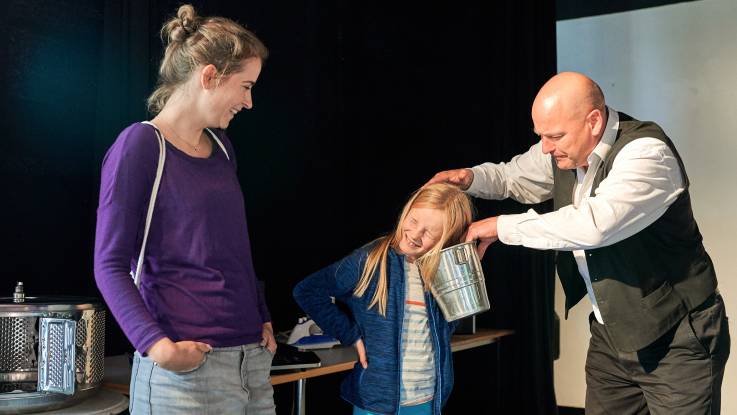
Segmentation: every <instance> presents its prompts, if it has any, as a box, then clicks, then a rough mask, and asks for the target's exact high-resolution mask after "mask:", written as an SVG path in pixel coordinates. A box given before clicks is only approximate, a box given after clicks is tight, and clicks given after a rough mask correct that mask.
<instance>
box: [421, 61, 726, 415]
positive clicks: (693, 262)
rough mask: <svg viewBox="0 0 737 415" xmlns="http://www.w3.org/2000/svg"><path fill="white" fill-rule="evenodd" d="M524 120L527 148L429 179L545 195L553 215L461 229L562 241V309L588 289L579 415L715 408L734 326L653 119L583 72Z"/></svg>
mask: <svg viewBox="0 0 737 415" xmlns="http://www.w3.org/2000/svg"><path fill="white" fill-rule="evenodd" d="M532 121H533V124H534V126H535V133H536V134H537V135H539V136H540V141H539V142H538V143H536V144H535V145H533V146H532V147H530V149H529V150H528V151H527V152H525V153H524V154H520V155H518V156H516V157H514V158H513V159H512V160H511V161H509V162H508V163H499V164H492V163H485V164H482V165H479V166H476V167H473V168H470V169H459V170H450V171H444V172H440V173H438V174H436V175H435V176H434V177H433V178H432V179H431V180H430V181H429V182H428V183H435V182H447V183H452V184H455V185H458V186H460V187H461V188H462V189H464V190H466V191H467V192H468V193H469V194H471V195H473V196H476V197H480V198H484V199H505V198H512V199H514V200H517V201H519V202H522V203H530V204H532V203H539V202H542V201H545V200H549V199H553V204H554V211H553V212H550V213H544V214H539V213H537V212H535V211H534V210H532V209H531V210H529V211H527V212H526V213H522V214H518V215H502V216H497V217H491V218H486V219H483V220H480V221H478V222H475V223H473V224H472V225H471V227H470V228H469V231H468V234H467V240H475V239H478V240H479V241H480V243H479V252H480V254H481V255H483V252H484V251H485V249H486V248H487V247H488V246H489V244H491V243H493V242H494V241H497V240H499V241H501V242H502V243H505V244H509V245H523V246H526V247H529V248H534V249H553V250H556V251H557V253H556V266H557V271H558V276H559V277H560V280H561V283H562V285H563V289H564V291H565V294H566V317H567V316H568V310H570V308H571V307H573V306H574V305H576V304H577V303H578V302H579V301H580V300H581V298H583V297H584V295H588V297H589V299H590V300H591V304H592V305H593V312H592V313H591V315H590V316H589V323H590V329H591V341H590V344H589V351H588V356H587V359H586V384H587V390H586V413H587V414H617V415H619V414H647V413H654V414H669V415H673V414H688V415H693V414H718V413H719V411H720V396H721V392H720V390H721V383H722V377H723V374H724V366H725V364H726V361H727V358H728V356H729V330H728V327H727V319H726V317H725V312H724V304H723V302H722V298H721V296H720V295H719V292H718V291H717V279H716V275H715V272H714V266H713V264H712V262H711V259H710V258H709V255H708V254H707V253H706V251H705V249H704V246H703V244H702V237H701V234H700V233H699V229H698V226H697V225H696V221H695V220H694V217H693V213H692V210H691V201H690V196H689V191H688V188H689V181H688V176H687V175H686V171H685V169H684V166H683V161H682V160H681V157H680V156H679V155H678V152H677V151H676V149H675V147H674V145H673V143H672V142H671V140H670V139H669V138H668V137H667V136H666V135H665V133H664V132H663V130H662V129H661V128H660V127H659V126H658V125H656V124H655V123H652V122H643V121H638V120H635V119H633V118H632V117H630V116H628V115H626V114H624V113H621V112H617V111H615V110H613V109H612V108H609V107H607V106H606V104H605V101H604V95H603V93H602V91H601V89H600V88H599V86H598V85H596V83H595V82H594V81H592V80H591V79H589V78H587V77H586V76H584V75H581V74H578V73H570V72H567V73H561V74H558V75H556V76H554V77H553V78H552V79H550V80H549V81H548V82H547V83H546V84H545V85H544V86H543V87H542V89H540V92H539V93H538V95H537V97H536V98H535V101H534V103H533V105H532Z"/></svg>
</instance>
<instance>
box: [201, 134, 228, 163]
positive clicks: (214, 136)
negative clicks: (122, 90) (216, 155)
mask: <svg viewBox="0 0 737 415" xmlns="http://www.w3.org/2000/svg"><path fill="white" fill-rule="evenodd" d="M205 130H207V132H208V133H210V135H211V136H212V138H213V139H214V140H215V142H216V143H218V145H219V146H220V149H221V150H223V153H225V158H227V159H228V160H230V156H229V155H228V150H226V149H225V146H224V145H223V142H222V141H220V139H219V138H218V136H217V134H215V132H214V131H212V130H211V129H209V128H205Z"/></svg>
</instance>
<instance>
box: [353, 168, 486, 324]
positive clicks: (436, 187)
mask: <svg viewBox="0 0 737 415" xmlns="http://www.w3.org/2000/svg"><path fill="white" fill-rule="evenodd" d="M412 208H430V209H438V210H441V211H443V213H444V214H445V217H444V220H443V232H442V235H441V237H440V240H439V241H438V243H436V244H435V246H433V247H432V248H431V249H430V250H429V251H427V252H426V253H425V254H423V255H422V256H421V257H419V258H417V260H416V261H417V265H418V266H419V268H420V275H421V276H422V280H423V282H424V283H425V288H426V289H427V288H428V287H430V283H431V282H432V279H433V277H434V276H435V272H437V270H438V263H439V261H440V255H438V254H439V253H440V250H441V249H443V248H447V247H448V246H452V245H455V244H458V243H460V242H461V237H462V236H463V234H464V232H465V231H466V228H468V225H470V224H471V221H472V220H473V207H472V205H471V200H470V199H469V197H468V196H467V195H466V194H465V193H463V191H461V190H460V189H459V188H457V187H455V186H452V185H449V184H445V183H436V184H432V185H430V186H427V187H423V188H421V189H419V190H417V191H416V192H415V193H413V194H412V196H411V197H410V199H409V200H408V201H407V204H405V205H404V209H402V214H401V215H399V221H398V222H397V225H396V227H395V228H394V231H393V232H392V233H390V234H388V235H386V236H382V237H381V238H379V239H377V242H376V244H375V245H374V246H373V248H371V251H369V253H368V257H367V259H366V264H365V265H364V267H363V272H362V273H361V277H360V279H359V280H358V284H357V285H356V288H355V289H354V290H353V295H355V296H356V297H362V296H363V295H364V294H365V293H366V290H367V289H368V287H369V284H370V283H371V280H372V279H373V278H374V276H375V275H377V272H376V270H377V268H378V270H379V272H378V279H379V280H378V282H377V284H376V290H375V291H374V296H373V297H372V298H371V303H369V306H368V307H369V308H371V307H374V306H376V305H378V307H379V313H380V314H381V315H382V316H386V303H387V298H388V289H387V258H388V255H389V249H390V248H394V249H398V248H399V241H400V240H401V239H402V223H403V222H404V220H405V219H406V218H407V215H408V214H409V211H410V210H411V209H412Z"/></svg>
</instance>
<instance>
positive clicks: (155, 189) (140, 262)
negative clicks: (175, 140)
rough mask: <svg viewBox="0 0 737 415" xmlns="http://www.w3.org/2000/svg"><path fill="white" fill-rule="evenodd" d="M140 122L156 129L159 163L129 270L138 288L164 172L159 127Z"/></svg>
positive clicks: (213, 136) (213, 135) (163, 143)
mask: <svg viewBox="0 0 737 415" xmlns="http://www.w3.org/2000/svg"><path fill="white" fill-rule="evenodd" d="M141 123H142V124H148V125H150V126H152V127H153V128H154V131H156V138H157V139H158V141H159V164H158V166H157V167H156V178H155V179H154V185H153V188H152V189H151V199H150V200H149V201H148V211H147V212H146V225H145V226H144V228H143V242H141V253H140V254H138V262H137V263H136V271H135V273H133V272H131V274H132V277H133V283H134V284H136V288H138V287H139V286H140V285H141V267H142V266H143V258H144V254H145V253H146V241H147V240H148V229H149V227H150V226H151V218H152V217H153V215H154V206H155V205H156V195H158V193H159V185H160V184H161V176H162V175H163V173H164V163H165V162H166V141H165V140H164V137H163V136H162V135H161V132H160V131H159V127H157V126H156V125H155V124H154V123H152V122H151V121H142V122H141ZM206 130H207V132H208V133H210V135H211V136H212V138H213V139H214V140H215V142H216V143H218V146H220V149H221V150H223V153H225V158H227V159H228V160H230V156H229V155H228V150H226V149H225V146H224V145H223V143H222V141H220V139H219V138H218V136H217V135H216V134H215V133H214V132H213V131H212V130H210V129H209V128H206Z"/></svg>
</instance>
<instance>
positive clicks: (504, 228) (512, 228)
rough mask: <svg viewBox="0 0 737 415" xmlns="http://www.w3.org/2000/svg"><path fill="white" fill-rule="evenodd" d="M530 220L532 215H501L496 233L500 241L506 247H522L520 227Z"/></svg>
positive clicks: (497, 221) (497, 222)
mask: <svg viewBox="0 0 737 415" xmlns="http://www.w3.org/2000/svg"><path fill="white" fill-rule="evenodd" d="M528 219H530V215H529V214H527V213H520V214H517V215H500V216H499V217H498V218H497V220H496V233H497V236H498V237H499V240H500V241H501V242H502V243H504V244H505V245H522V234H521V233H520V232H519V229H518V226H519V224H520V223H522V222H524V221H526V220H528Z"/></svg>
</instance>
